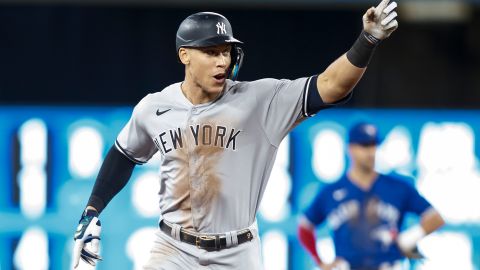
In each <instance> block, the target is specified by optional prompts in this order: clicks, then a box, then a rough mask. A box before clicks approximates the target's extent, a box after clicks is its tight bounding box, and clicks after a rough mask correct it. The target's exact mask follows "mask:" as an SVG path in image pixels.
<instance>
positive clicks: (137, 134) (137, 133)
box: [115, 96, 158, 164]
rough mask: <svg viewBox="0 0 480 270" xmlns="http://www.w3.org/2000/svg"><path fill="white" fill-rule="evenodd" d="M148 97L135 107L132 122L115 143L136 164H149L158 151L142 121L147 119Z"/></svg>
mask: <svg viewBox="0 0 480 270" xmlns="http://www.w3.org/2000/svg"><path fill="white" fill-rule="evenodd" d="M147 97H148V96H147ZM147 97H145V98H144V99H142V100H141V101H140V102H139V103H138V104H137V106H135V108H134V109H133V113H132V116H131V117H130V120H129V121H128V123H127V124H126V125H125V126H124V127H123V129H122V130H121V131H120V133H119V134H118V136H117V140H116V142H115V146H116V147H117V149H118V150H119V151H120V152H121V153H122V154H124V155H125V156H126V157H127V158H128V159H130V160H131V161H133V162H135V163H136V164H144V163H146V162H148V160H150V158H151V157H152V156H153V155H154V154H155V153H156V152H157V150H158V149H157V148H156V146H155V143H154V142H153V139H152V138H151V137H150V136H149V134H148V132H147V130H146V129H145V123H144V121H142V119H145V118H144V117H142V114H143V111H144V109H145V106H146V103H147V102H146V99H147Z"/></svg>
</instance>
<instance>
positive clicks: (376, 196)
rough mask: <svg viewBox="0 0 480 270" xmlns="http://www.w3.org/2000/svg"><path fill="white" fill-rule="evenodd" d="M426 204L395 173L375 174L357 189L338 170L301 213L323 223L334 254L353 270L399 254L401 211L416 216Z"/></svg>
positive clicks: (317, 222)
mask: <svg viewBox="0 0 480 270" xmlns="http://www.w3.org/2000/svg"><path fill="white" fill-rule="evenodd" d="M430 207H431V205H430V204H429V203H428V201H427V200H425V198H423V197H422V196H421V195H420V194H419V193H418V192H417V190H416V189H415V188H414V187H413V186H412V185H410V184H409V183H408V182H407V181H405V180H403V179H401V178H399V177H396V176H387V175H381V174H379V175H378V177H377V179H376V180H375V182H374V183H373V185H372V186H371V188H370V189H369V190H363V189H361V188H360V187H359V186H357V185H356V184H354V183H353V182H351V181H350V180H349V179H348V176H347V175H344V176H343V177H342V178H341V179H340V180H339V181H337V182H335V183H333V184H329V185H327V186H326V187H324V188H323V189H322V190H321V191H320V192H319V193H318V194H317V196H316V197H315V199H314V200H313V202H312V204H311V205H310V206H309V207H308V208H307V210H306V211H305V216H306V217H307V218H308V219H309V220H310V221H311V222H312V223H313V224H315V225H319V224H321V223H323V222H324V221H326V222H327V224H328V225H329V226H330V228H331V229H332V232H333V238H334V243H335V251H336V254H337V257H342V258H344V259H345V260H347V261H348V262H349V263H350V266H351V268H353V269H354V268H358V267H378V266H379V265H380V264H381V263H384V262H393V261H396V260H398V259H401V258H403V256H402V254H401V252H400V250H399V249H398V247H397V245H396V243H395V238H396V235H397V233H398V231H399V230H400V226H401V225H402V222H403V219H404V217H405V214H406V213H408V212H412V213H415V214H418V215H421V214H422V213H423V212H424V211H425V210H427V209H428V208H430Z"/></svg>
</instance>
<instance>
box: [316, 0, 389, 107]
mask: <svg viewBox="0 0 480 270" xmlns="http://www.w3.org/2000/svg"><path fill="white" fill-rule="evenodd" d="M396 7H397V3H396V2H391V3H390V0H383V1H382V2H380V4H378V6H376V7H371V8H370V9H368V10H367V12H366V13H365V14H364V15H363V18H362V20H363V31H362V33H361V34H360V36H359V38H358V39H357V41H356V42H355V43H354V44H353V46H352V48H351V49H350V50H349V51H348V52H347V53H346V54H344V55H342V56H341V57H340V58H338V59H337V60H335V61H334V62H333V63H332V64H330V66H329V67H328V68H327V69H326V70H325V71H324V72H323V73H321V74H320V75H319V76H318V79H317V89H318V91H319V94H320V96H321V97H322V100H323V101H324V102H325V103H334V102H336V101H338V100H340V99H342V98H343V97H345V96H347V95H348V94H349V93H350V91H351V90H352V89H353V88H354V87H355V85H356V84H357V83H358V81H359V80H360V79H361V78H362V76H363V73H364V72H365V69H366V67H367V65H368V63H369V61H370V58H371V57H372V55H373V53H374V51H375V48H376V47H377V46H378V44H379V43H380V42H381V41H382V40H384V39H386V38H388V37H389V36H390V35H391V34H392V33H393V31H395V30H396V29H397V27H398V22H397V20H396V17H397V13H396V12H395V10H394V9H395V8H396Z"/></svg>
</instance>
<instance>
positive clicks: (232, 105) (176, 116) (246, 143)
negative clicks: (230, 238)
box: [116, 77, 316, 233]
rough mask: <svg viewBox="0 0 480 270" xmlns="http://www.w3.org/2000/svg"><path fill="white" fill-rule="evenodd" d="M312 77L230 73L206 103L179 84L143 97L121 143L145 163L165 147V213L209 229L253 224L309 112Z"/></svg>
mask: <svg viewBox="0 0 480 270" xmlns="http://www.w3.org/2000/svg"><path fill="white" fill-rule="evenodd" d="M314 81H315V82H314ZM310 83H316V80H312V79H311V77H310V78H300V79H297V80H276V79H262V80H257V81H251V82H234V81H231V80H227V83H226V87H225V90H224V91H223V93H222V94H221V96H219V97H218V98H217V99H216V100H214V101H212V102H209V103H205V104H199V105H193V104H192V103H191V102H190V101H189V100H188V99H187V98H186V97H185V96H184V94H183V93H182V91H181V89H180V85H181V83H176V84H173V85H170V86H168V87H166V88H165V89H163V90H162V91H161V92H157V93H154V94H149V95H147V96H146V97H145V98H143V99H142V100H141V101H140V102H139V103H138V105H137V106H136V107H135V108H134V110H133V114H132V116H131V119H130V120H129V122H128V123H127V124H126V126H125V127H124V128H123V130H122V131H121V132H120V134H119V135H118V138H117V141H116V146H117V148H118V149H119V150H120V151H121V152H122V153H123V154H125V155H126V156H127V157H128V158H129V159H131V160H132V161H134V162H136V163H140V164H141V163H145V162H147V161H148V160H149V159H150V158H151V157H152V155H154V154H155V153H156V152H157V151H160V152H161V156H162V158H161V165H160V191H159V194H160V210H161V214H162V216H163V218H164V219H165V220H167V221H169V222H172V223H177V224H179V225H181V226H182V227H184V228H185V229H189V230H194V231H198V232H204V233H222V232H228V231H232V230H239V229H242V228H246V227H248V226H249V225H251V224H252V223H253V222H254V221H255V215H256V213H257V210H258V207H259V205H260V201H261V198H262V195H263V192H264V190H265V187H266V185H267V181H268V179H269V176H270V172H271V169H272V166H273V164H274V161H275V155H276V153H277V149H278V146H279V144H280V142H281V141H282V139H283V138H284V137H285V136H286V135H287V133H288V132H289V131H290V130H291V129H292V128H293V127H294V126H295V125H296V124H297V123H298V122H299V121H301V120H302V119H304V116H303V112H302V110H303V107H304V104H305V102H306V101H305V97H306V96H308V95H307V94H306V93H305V91H307V90H308V89H309V87H308V86H309V84H310ZM314 89H316V87H315V88H314Z"/></svg>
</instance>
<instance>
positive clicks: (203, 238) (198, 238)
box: [195, 235, 215, 248]
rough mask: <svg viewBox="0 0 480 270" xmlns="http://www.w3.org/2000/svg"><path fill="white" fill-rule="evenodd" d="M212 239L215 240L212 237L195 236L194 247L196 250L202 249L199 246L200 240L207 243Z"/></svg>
mask: <svg viewBox="0 0 480 270" xmlns="http://www.w3.org/2000/svg"><path fill="white" fill-rule="evenodd" d="M213 239H215V237H212V236H204V235H200V236H196V237H195V246H196V247H197V248H202V247H201V246H200V244H201V242H202V240H204V241H207V240H213Z"/></svg>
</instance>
